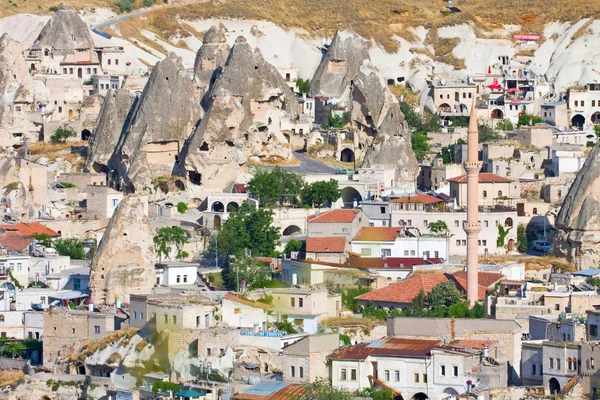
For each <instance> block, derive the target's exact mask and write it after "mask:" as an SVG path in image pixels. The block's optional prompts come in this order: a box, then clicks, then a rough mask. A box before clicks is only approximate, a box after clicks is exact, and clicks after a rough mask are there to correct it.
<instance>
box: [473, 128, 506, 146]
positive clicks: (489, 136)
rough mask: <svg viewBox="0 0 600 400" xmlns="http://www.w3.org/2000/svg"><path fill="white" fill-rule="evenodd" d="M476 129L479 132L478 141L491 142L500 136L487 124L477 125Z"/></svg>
mask: <svg viewBox="0 0 600 400" xmlns="http://www.w3.org/2000/svg"><path fill="white" fill-rule="evenodd" d="M477 130H478V132H479V143H485V142H493V141H494V140H499V139H501V138H502V136H501V135H500V134H499V133H498V132H497V131H496V130H495V129H494V128H490V127H489V126H487V125H479V126H478V127H477Z"/></svg>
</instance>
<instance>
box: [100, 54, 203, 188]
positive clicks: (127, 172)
mask: <svg viewBox="0 0 600 400" xmlns="http://www.w3.org/2000/svg"><path fill="white" fill-rule="evenodd" d="M201 96H202V94H201V91H200V88H199V87H198V85H197V84H196V83H195V82H194V80H193V79H192V77H191V76H190V74H188V73H187V71H186V69H185V67H184V66H183V64H182V62H181V59H180V58H179V57H177V55H175V53H170V54H169V55H168V57H166V58H165V59H164V60H162V61H160V62H159V63H157V64H156V66H155V67H154V69H153V70H152V74H151V75H150V78H149V79H148V83H147V84H146V87H145V88H144V91H143V92H142V94H141V96H140V98H139V99H138V100H137V101H136V102H135V105H134V107H133V110H132V111H131V116H130V118H128V119H127V121H126V126H125V127H124V128H123V130H122V134H121V136H120V138H119V142H118V144H117V146H116V149H115V151H114V153H113V155H112V157H111V159H110V161H109V169H110V170H114V171H115V173H114V174H109V182H110V183H111V184H112V185H114V186H116V187H118V188H121V189H122V190H123V191H125V192H128V193H133V192H140V193H148V192H150V191H152V186H151V182H152V177H155V176H164V175H170V174H171V172H172V169H173V165H174V164H175V161H176V157H177V154H178V153H179V152H180V151H181V148H182V147H183V144H184V142H185V141H186V139H187V138H188V137H189V135H190V134H191V133H192V131H193V130H194V127H195V126H196V124H197V122H198V120H199V119H200V118H201V117H202V114H203V111H202V107H201V106H200V99H201ZM101 123H102V121H99V125H100V124H101Z"/></svg>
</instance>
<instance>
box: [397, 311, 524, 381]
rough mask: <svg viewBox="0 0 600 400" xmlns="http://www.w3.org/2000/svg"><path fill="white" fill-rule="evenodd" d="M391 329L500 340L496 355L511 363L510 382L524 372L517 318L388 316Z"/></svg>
mask: <svg viewBox="0 0 600 400" xmlns="http://www.w3.org/2000/svg"><path fill="white" fill-rule="evenodd" d="M387 329H388V336H393V337H397V338H406V339H423V340H440V339H441V338H451V339H453V340H485V341H494V342H497V346H496V349H497V352H495V353H493V357H494V359H496V360H497V361H498V362H500V363H503V362H507V363H508V383H509V384H511V383H512V382H514V381H515V379H517V378H518V377H519V375H520V371H521V337H522V333H523V327H522V326H521V325H519V324H518V323H517V322H516V321H514V320H491V319H484V320H481V319H480V320H474V319H450V318H407V317H392V318H388V319H387Z"/></svg>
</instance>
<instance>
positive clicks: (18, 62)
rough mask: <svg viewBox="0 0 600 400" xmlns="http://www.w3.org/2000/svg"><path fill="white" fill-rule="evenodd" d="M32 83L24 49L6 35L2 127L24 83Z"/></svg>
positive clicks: (0, 85) (1, 54) (0, 64)
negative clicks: (24, 57) (24, 56)
mask: <svg viewBox="0 0 600 400" xmlns="http://www.w3.org/2000/svg"><path fill="white" fill-rule="evenodd" d="M25 81H31V78H30V76H29V73H28V70H27V65H26V64H25V60H24V59H23V49H22V47H21V44H20V43H19V42H16V41H14V40H12V39H11V38H10V36H8V34H6V33H5V34H4V35H2V36H1V37H0V125H5V124H7V122H8V121H6V118H10V113H9V107H10V106H12V104H13V102H14V99H15V97H16V96H17V92H18V91H19V87H20V86H21V83H22V82H25Z"/></svg>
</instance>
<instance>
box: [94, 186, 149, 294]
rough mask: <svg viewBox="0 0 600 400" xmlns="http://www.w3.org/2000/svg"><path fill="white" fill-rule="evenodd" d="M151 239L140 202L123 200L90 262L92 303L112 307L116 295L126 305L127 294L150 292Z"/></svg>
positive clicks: (138, 200) (136, 199)
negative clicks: (110, 305)
mask: <svg viewBox="0 0 600 400" xmlns="http://www.w3.org/2000/svg"><path fill="white" fill-rule="evenodd" d="M152 238H153V235H152V230H151V228H150V223H149V222H148V218H147V217H146V215H145V214H144V204H143V202H142V201H141V200H140V199H139V198H138V197H133V196H129V197H125V198H124V199H123V200H122V201H121V203H119V205H118V207H117V209H116V210H115V213H114V215H113V217H112V218H111V220H110V222H109V223H108V226H107V228H106V231H105V232H104V237H103V238H102V241H101V242H100V246H99V247H98V250H97V251H96V254H95V255H94V258H93V259H92V263H91V271H90V284H89V286H90V290H91V291H92V300H93V301H94V304H114V301H115V295H116V294H117V295H119V298H121V299H122V301H123V302H128V301H129V295H131V294H139V293H149V292H150V291H151V290H152V288H153V287H154V282H155V280H156V273H155V271H154V264H155V262H156V255H155V252H154V244H153V241H152Z"/></svg>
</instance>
